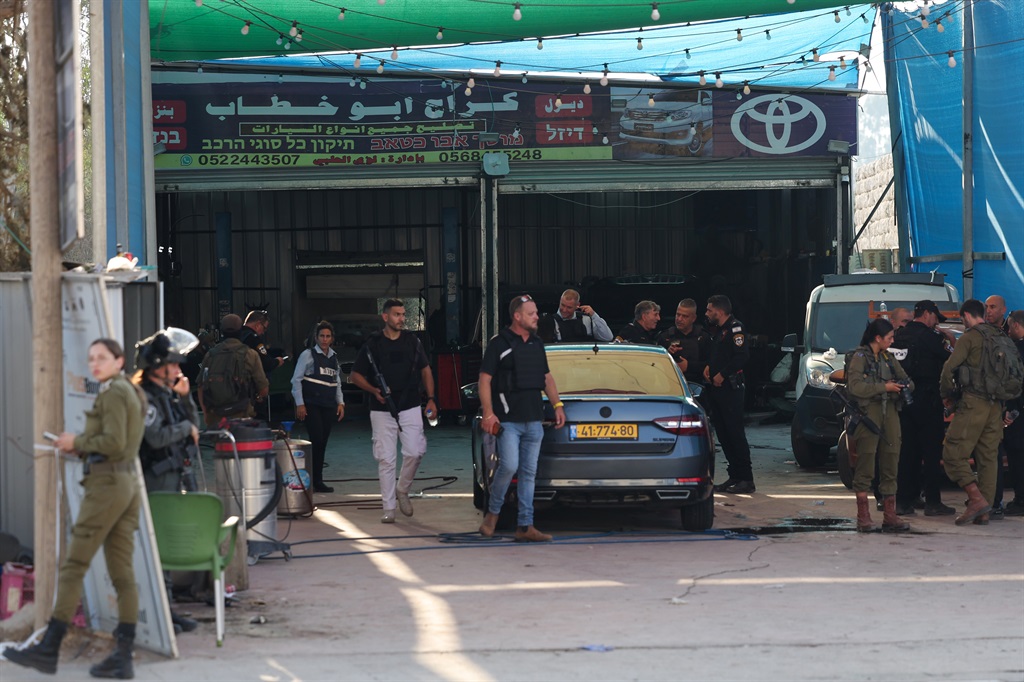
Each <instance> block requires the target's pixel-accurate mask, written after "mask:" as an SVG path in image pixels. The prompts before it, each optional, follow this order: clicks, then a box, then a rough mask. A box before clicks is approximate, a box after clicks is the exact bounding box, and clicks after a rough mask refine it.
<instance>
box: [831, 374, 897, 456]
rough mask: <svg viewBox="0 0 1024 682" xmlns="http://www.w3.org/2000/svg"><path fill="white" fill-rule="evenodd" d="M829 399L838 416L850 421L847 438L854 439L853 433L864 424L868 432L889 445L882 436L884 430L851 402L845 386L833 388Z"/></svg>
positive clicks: (847, 427)
mask: <svg viewBox="0 0 1024 682" xmlns="http://www.w3.org/2000/svg"><path fill="white" fill-rule="evenodd" d="M829 399H830V400H831V401H832V406H833V407H835V408H836V414H838V415H839V416H840V417H845V418H846V419H847V420H848V422H847V425H846V435H847V437H849V438H852V437H853V432H854V431H856V430H857V426H858V425H860V424H863V425H864V426H865V427H866V428H867V430H868V431H870V432H871V433H873V434H875V435H876V436H878V437H879V438H881V439H882V442H883V443H885V444H886V445H888V444H889V441H887V440H886V439H885V436H883V435H882V429H880V428H879V427H878V424H876V423H875V422H873V421H871V418H870V417H868V416H867V415H866V414H865V413H864V410H862V409H860V407H859V406H858V405H857V403H856V402H855V401H853V400H850V396H849V394H847V392H846V387H845V386H842V385H837V386H836V387H835V388H833V389H832V393H830V394H829Z"/></svg>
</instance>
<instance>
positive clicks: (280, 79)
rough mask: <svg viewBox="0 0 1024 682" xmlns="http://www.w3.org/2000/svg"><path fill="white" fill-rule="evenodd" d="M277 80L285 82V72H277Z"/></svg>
mask: <svg viewBox="0 0 1024 682" xmlns="http://www.w3.org/2000/svg"><path fill="white" fill-rule="evenodd" d="M277 82H278V83H284V74H283V73H279V74H277Z"/></svg>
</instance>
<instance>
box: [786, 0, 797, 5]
mask: <svg viewBox="0 0 1024 682" xmlns="http://www.w3.org/2000/svg"><path fill="white" fill-rule="evenodd" d="M786 2H788V3H789V4H791V5H792V4H793V3H795V2H796V0H786Z"/></svg>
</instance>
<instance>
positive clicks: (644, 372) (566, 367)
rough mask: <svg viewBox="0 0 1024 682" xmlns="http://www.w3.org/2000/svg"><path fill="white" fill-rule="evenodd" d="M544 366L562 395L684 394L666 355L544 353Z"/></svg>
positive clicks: (609, 351) (589, 352)
mask: <svg viewBox="0 0 1024 682" xmlns="http://www.w3.org/2000/svg"><path fill="white" fill-rule="evenodd" d="M548 367H549V368H550V369H551V375H552V376H553V377H554V378H555V384H556V385H557V386H558V392H559V393H560V394H562V395H565V394H567V393H574V394H595V395H601V394H612V393H625V394H630V395H672V396H679V395H685V394H686V389H685V388H683V384H682V381H680V379H679V373H678V372H677V370H676V366H675V363H673V362H672V359H671V358H670V357H669V356H668V355H667V354H666V355H661V354H657V353H646V352H644V353H624V352H617V351H612V350H602V351H600V352H598V353H597V354H595V353H593V352H592V351H587V352H581V353H558V352H555V353H548Z"/></svg>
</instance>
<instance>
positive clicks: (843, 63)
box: [839, 55, 846, 71]
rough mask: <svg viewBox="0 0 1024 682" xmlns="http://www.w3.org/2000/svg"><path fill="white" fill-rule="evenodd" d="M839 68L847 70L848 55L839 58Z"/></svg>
mask: <svg viewBox="0 0 1024 682" xmlns="http://www.w3.org/2000/svg"><path fill="white" fill-rule="evenodd" d="M839 68H840V69H843V70H844V71H845V70H846V55H842V56H840V57H839Z"/></svg>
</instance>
